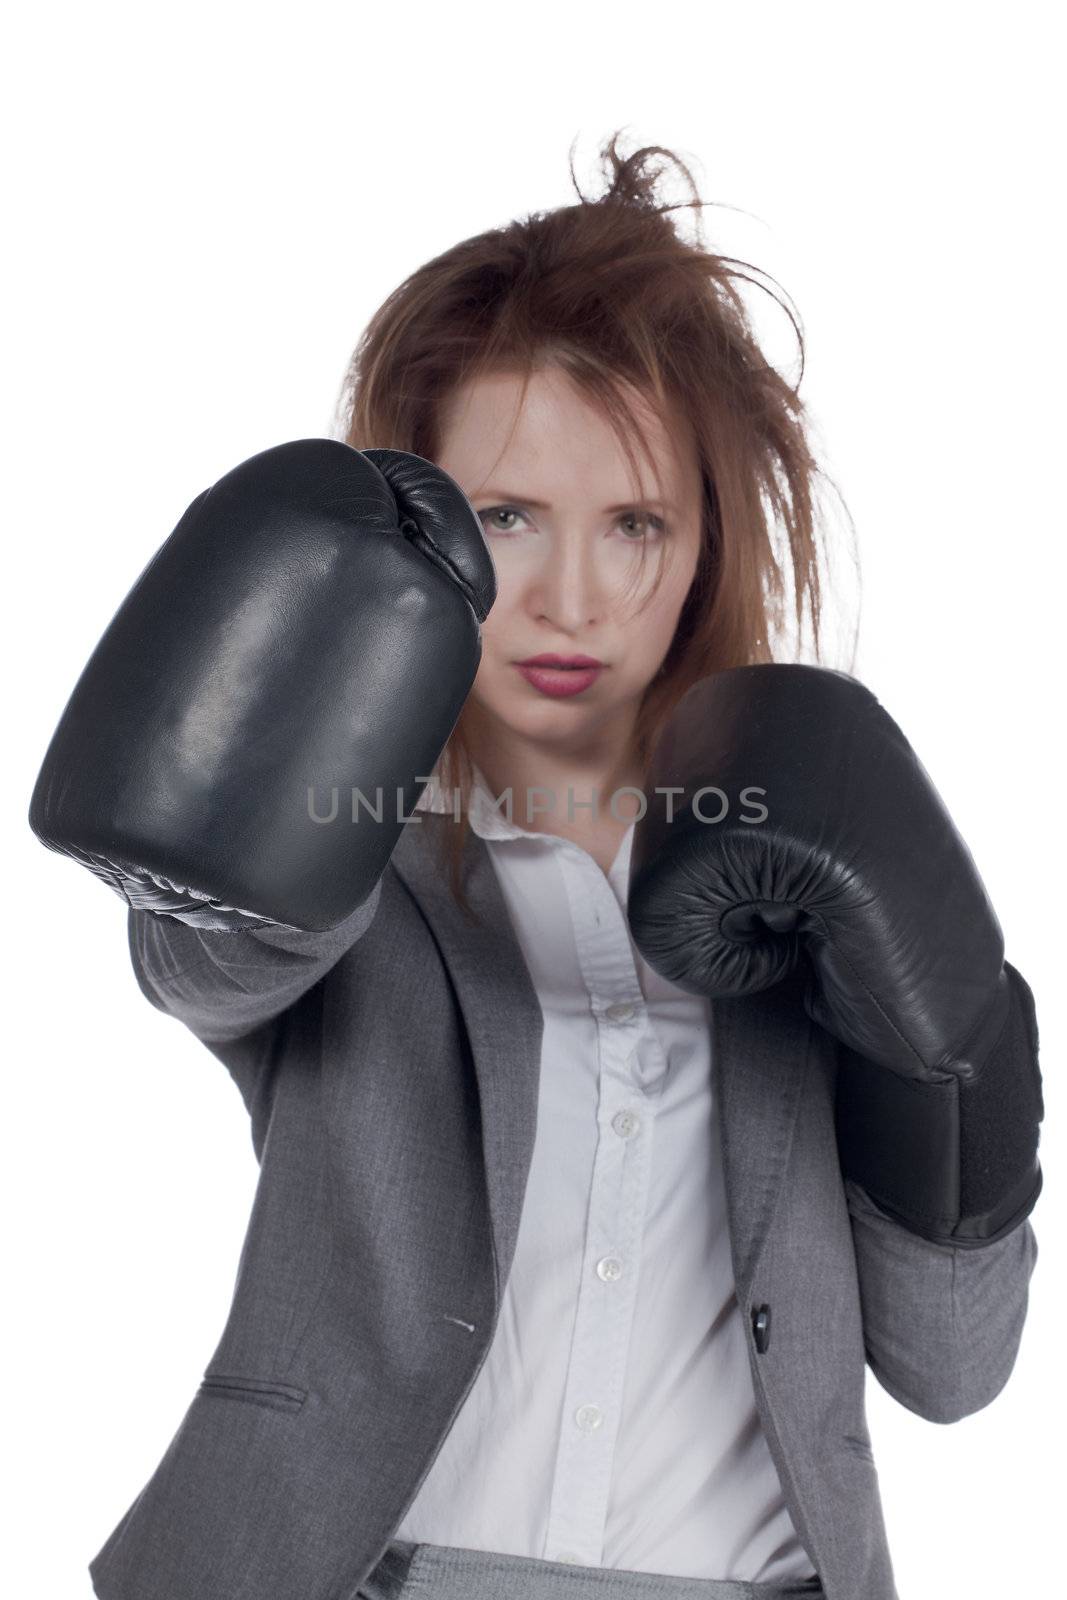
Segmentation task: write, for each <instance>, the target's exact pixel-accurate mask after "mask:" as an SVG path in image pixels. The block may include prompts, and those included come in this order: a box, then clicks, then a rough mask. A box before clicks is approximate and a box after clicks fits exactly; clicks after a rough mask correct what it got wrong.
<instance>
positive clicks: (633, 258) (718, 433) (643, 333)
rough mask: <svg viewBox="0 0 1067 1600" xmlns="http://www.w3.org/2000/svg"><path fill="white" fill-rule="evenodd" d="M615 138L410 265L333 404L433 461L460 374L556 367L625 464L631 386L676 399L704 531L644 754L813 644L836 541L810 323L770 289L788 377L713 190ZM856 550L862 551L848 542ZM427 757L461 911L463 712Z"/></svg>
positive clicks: (652, 703)
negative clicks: (746, 672)
mask: <svg viewBox="0 0 1067 1600" xmlns="http://www.w3.org/2000/svg"><path fill="white" fill-rule="evenodd" d="M619 137H620V135H619V133H615V134H614V135H613V136H612V137H611V138H610V139H609V140H608V141H607V143H606V144H605V145H604V146H603V147H602V149H601V151H600V162H601V169H602V172H603V173H604V175H605V177H606V179H607V182H606V187H605V189H604V192H603V193H602V194H601V195H600V197H599V198H597V199H595V200H590V199H587V198H586V196H584V195H583V194H582V191H581V188H580V187H579V185H578V183H577V181H576V179H575V177H574V164H573V147H572V151H571V162H570V173H571V182H572V184H573V186H574V188H575V191H576V192H577V194H578V197H579V203H578V204H577V205H567V206H561V207H559V208H558V209H556V210H553V211H547V212H535V213H532V214H530V215H528V216H524V217H522V218H518V219H516V220H514V221H512V222H509V223H508V224H507V225H505V226H503V227H498V228H491V229H489V230H488V231H487V232H485V233H481V234H477V235H476V236H475V237H473V238H471V239H465V240H463V241H462V242H461V243H459V244H457V245H454V246H453V247H452V248H451V249H450V250H446V251H445V252H444V254H443V255H439V256H437V257H435V258H434V259H433V260H432V261H428V262H427V263H426V264H425V265H424V266H421V267H419V268H418V269H417V270H416V271H415V272H413V273H412V274H411V275H410V276H409V277H408V278H406V279H405V280H404V282H403V283H401V284H400V285H399V287H398V288H396V289H395V290H394V291H393V293H392V294H391V295H389V297H388V298H387V299H386V300H385V302H384V303H383V305H382V306H381V307H380V309H379V310H378V311H377V312H376V313H375V314H374V316H373V317H372V318H371V320H370V322H369V323H368V325H367V327H366V329H365V331H364V333H363V334H362V336H361V338H360V340H359V343H358V345H357V347H356V349H355V352H354V353H353V356H352V358H351V361H350V363H349V366H348V370H347V372H346V375H345V380H344V384H343V387H342V391H341V399H340V401H339V415H340V416H341V417H342V419H343V420H342V424H341V425H342V427H343V437H344V439H345V441H346V442H347V443H348V444H351V445H353V446H354V447H355V448H357V449H369V448H373V447H386V448H390V449H396V450H410V451H414V452H415V453H416V454H418V455H421V456H424V457H426V458H427V459H428V460H433V459H434V458H435V454H436V451H437V448H438V442H439V428H440V420H441V414H442V411H443V408H444V404H445V402H446V401H447V400H448V399H449V398H450V397H451V396H452V394H453V393H454V391H455V390H456V389H457V388H458V387H459V386H460V385H461V384H462V383H464V382H467V381H469V380H471V379H473V378H475V377H477V376H479V375H481V374H485V373H488V372H490V371H494V370H495V371H501V370H506V371H508V372H518V373H520V374H522V376H523V378H524V380H525V381H526V382H528V381H529V377H530V375H531V373H532V372H533V371H534V370H535V369H536V368H537V367H538V366H540V365H542V364H544V363H546V362H551V363H553V364H556V365H558V366H560V367H562V368H563V370H564V371H565V372H566V373H567V374H568V375H569V377H570V378H571V380H572V381H573V382H574V383H575V384H576V385H577V386H578V387H579V389H580V390H581V391H582V393H583V395H584V396H585V397H586V398H587V399H589V400H590V401H592V403H594V404H595V405H597V406H598V407H599V408H600V410H601V411H602V413H603V414H604V415H605V417H606V418H607V420H608V421H609V422H610V424H611V426H612V427H613V429H614V431H615V433H616V436H617V437H618V438H619V440H620V443H621V445H622V447H623V449H624V450H625V452H626V455H627V458H628V460H629V462H630V464H631V468H633V466H634V462H635V452H634V444H636V446H637V448H638V449H644V448H645V447H644V444H643V441H642V438H641V431H640V428H639V426H638V424H637V421H636V419H635V417H634V413H633V411H632V409H631V407H630V406H629V404H628V403H627V401H626V399H625V397H624V393H623V390H622V387H621V385H622V384H629V385H630V386H632V387H634V388H636V389H637V390H638V391H639V393H640V394H641V395H642V396H644V397H647V398H648V400H649V401H650V402H651V404H652V406H653V407H654V408H655V411H656V414H657V415H660V416H662V415H664V413H665V412H666V411H667V409H668V408H674V409H675V411H676V413H677V412H680V413H681V414H682V415H683V416H684V417H685V418H686V419H687V420H688V422H689V424H690V426H691V428H692V433H693V437H694V439H695V443H696V448H697V451H698V455H699V460H700V465H701V472H702V477H703V483H704V538H703V541H702V547H701V553H700V558H699V561H698V566H697V571H696V575H695V577H694V580H693V584H692V587H691V589H690V592H689V594H688V596H687V598H686V601H685V605H684V606H683V609H682V612H681V615H680V618H679V622H678V627H677V630H676V632H675V637H674V639H673V641H672V644H671V647H670V650H669V651H668V653H667V656H666V658H665V660H664V663H663V666H662V667H661V669H660V671H659V673H658V674H657V675H656V677H655V678H654V679H653V681H652V683H651V684H649V686H648V688H647V689H646V691H645V695H644V698H643V700H642V703H641V707H640V710H639V714H638V719H637V724H636V729H635V740H636V751H637V759H638V760H639V761H640V762H644V761H646V760H647V757H648V756H649V754H650V753H651V750H652V748H653V746H654V743H655V737H656V734H657V732H658V730H659V729H660V728H661V727H662V725H663V723H664V721H665V720H666V718H667V717H668V716H669V714H670V712H671V710H672V709H673V707H674V706H675V705H676V704H677V702H678V701H679V700H680V699H681V697H682V695H683V694H684V693H685V692H686V690H687V689H689V688H690V687H691V686H692V684H694V683H696V682H697V681H698V680H699V679H701V678H703V677H706V676H707V675H708V674H709V673H712V672H716V671H720V670H722V669H723V668H727V667H733V666H742V665H746V664H750V663H754V662H760V661H771V660H774V659H775V658H776V657H775V654H774V652H775V647H776V645H778V646H779V647H780V646H781V645H782V642H783V640H787V638H788V634H789V630H790V629H791V628H793V627H795V629H796V635H797V637H796V640H795V642H794V643H792V644H788V643H787V644H786V646H785V648H786V649H787V651H788V654H789V655H791V656H793V657H795V656H796V655H797V654H798V653H799V652H800V650H801V647H802V641H803V638H804V634H805V629H806V628H807V629H809V630H810V638H811V648H812V654H813V655H814V657H815V659H816V660H820V659H821V658H822V627H821V624H822V612H823V598H822V590H823V588H824V587H825V578H824V572H825V568H826V564H827V557H828V555H829V553H830V552H829V546H828V544H827V542H826V539H825V534H824V530H823V528H822V526H821V525H820V522H819V519H818V517H817V516H816V501H817V490H818V487H819V483H820V480H825V481H826V482H827V483H831V480H830V479H829V478H827V477H826V474H825V473H824V472H823V470H822V469H821V467H820V466H819V465H818V463H817V462H816V460H815V456H814V454H813V452H812V448H811V445H810V443H809V440H810V437H811V435H812V433H813V426H812V422H811V419H810V417H809V416H808V414H807V412H806V410H805V408H804V406H803V404H802V402H801V400H800V398H799V395H798V389H799V386H800V381H801V379H802V377H803V372H804V336H803V332H802V327H801V324H800V320H799V316H798V315H795V314H794V309H793V308H792V305H791V302H790V301H789V298H788V296H785V295H784V291H783V298H782V299H779V297H778V296H777V295H773V294H772V298H773V299H774V300H775V301H776V302H777V303H778V304H779V305H781V306H782V307H783V309H784V310H785V311H786V314H787V316H788V317H789V320H790V322H791V324H792V327H793V331H794V333H795V336H796V340H797V344H798V347H799V353H800V371H799V374H798V377H797V379H796V381H795V383H790V382H789V381H788V380H787V379H786V378H785V377H784V376H783V375H782V374H781V373H780V372H778V371H777V370H776V368H775V367H774V366H772V365H771V364H770V362H769V361H768V360H767V359H766V358H765V356H764V354H763V352H762V350H761V349H760V346H759V344H758V342H757V339H756V336H755V334H754V332H753V329H752V326H751V322H750V319H749V316H748V313H747V310H746V307H745V304H744V301H743V299H742V297H741V293H740V292H739V289H738V283H740V282H744V283H754V284H755V285H756V287H758V288H761V289H763V288H764V287H765V285H764V284H763V283H762V282H760V278H761V277H766V276H767V275H766V274H763V273H760V271H759V269H758V268H754V267H750V266H749V264H748V263H747V262H743V261H738V260H736V259H735V258H734V257H732V256H725V255H720V254H717V253H716V252H714V251H712V250H709V249H707V248H706V247H705V244H704V240H703V231H702V225H701V217H700V212H701V208H702V207H703V206H704V205H706V204H707V202H706V201H702V200H701V199H700V197H699V194H698V192H697V189H696V185H695V184H694V182H693V178H692V175H691V173H690V171H689V169H688V167H687V166H686V165H685V164H684V163H683V162H682V161H681V160H680V159H679V157H678V156H677V155H675V154H674V153H673V152H671V151H669V150H664V149H662V148H661V147H660V146H658V145H647V146H644V147H642V148H641V149H638V150H635V151H634V152H633V154H632V155H630V156H627V157H625V158H623V157H622V156H620V155H619V153H618V149H617V146H618V141H619ZM656 157H661V158H663V163H656V162H655V159H654V158H656ZM665 164H667V165H669V164H673V165H674V166H675V167H676V168H677V169H678V170H679V171H680V172H681V174H682V175H683V177H684V180H685V182H686V184H687V186H688V189H689V192H690V193H691V195H692V199H690V200H685V201H679V202H677V203H675V204H669V203H667V202H661V201H660V200H659V197H658V195H657V189H658V187H659V184H660V180H661V178H662V176H663V173H664V165H665ZM684 209H690V210H691V211H692V213H693V218H694V232H695V236H696V237H695V240H693V241H690V240H687V239H685V238H684V237H683V236H682V234H681V233H680V231H679V230H678V228H677V227H676V225H675V223H674V221H673V220H672V219H671V216H670V213H672V212H675V211H679V210H684ZM742 269H744V270H742ZM748 272H751V273H753V274H757V276H755V277H751V278H750V277H749V276H748V275H747V274H748ZM768 281H770V282H771V283H774V282H775V280H773V279H769V280H768ZM776 287H779V286H777V285H776ZM767 292H768V293H771V291H769V290H768V291H767ZM620 380H621V383H620ZM832 486H833V485H832V483H831V487H832ZM835 492H836V490H835ZM838 499H839V500H840V496H838ZM841 504H842V505H843V504H844V502H843V500H841ZM845 511H846V517H847V521H848V526H849V530H850V532H851V531H852V520H851V517H850V516H848V513H847V507H845ZM850 555H851V557H852V560H853V563H855V555H854V551H853V550H852V548H851V546H850ZM854 638H855V635H853V649H854ZM849 665H851V658H850V661H849ZM437 770H438V773H439V776H440V778H441V781H442V783H443V784H444V785H445V787H446V789H448V790H450V791H451V790H454V789H457V788H458V789H459V790H460V791H461V796H462V820H461V822H460V823H459V824H457V825H455V826H452V827H449V828H445V829H443V830H442V831H443V832H444V833H445V834H447V835H448V836H449V843H448V846H447V850H448V855H449V865H450V876H451V884H452V890H453V893H454V894H455V895H456V897H457V898H458V899H459V901H460V903H461V904H464V905H465V904H466V902H465V900H464V896H463V892H462V882H461V863H462V859H463V849H464V843H465V839H466V835H467V829H468V826H469V824H468V821H467V815H466V808H467V802H468V800H469V795H470V788H471V783H472V781H473V770H472V765H471V757H470V750H469V747H468V746H467V743H466V740H465V738H464V731H463V716H462V714H461V716H460V718H459V721H458V723H457V725H456V728H455V729H454V731H453V733H452V735H451V737H450V739H449V741H448V743H447V745H446V746H445V749H444V751H443V752H442V754H441V757H440V759H439V761H438V768H437Z"/></svg>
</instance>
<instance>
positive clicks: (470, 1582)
mask: <svg viewBox="0 0 1067 1600" xmlns="http://www.w3.org/2000/svg"><path fill="white" fill-rule="evenodd" d="M802 1596H806V1597H807V1600H823V1587H822V1584H821V1583H820V1582H819V1580H818V1578H804V1579H797V1580H795V1581H792V1582H789V1583H742V1582H735V1581H734V1580H733V1579H729V1578H728V1579H719V1578H678V1577H673V1576H670V1575H669V1574H667V1573H658V1572H631V1571H628V1570H626V1569H625V1568H619V1567H583V1566H574V1565H571V1564H569V1563H567V1562H563V1561H537V1560H534V1559H533V1558H531V1557H529V1556H512V1555H501V1554H498V1553H497V1552H496V1551H493V1550H464V1549H460V1548H459V1547H458V1546H455V1545H447V1544H417V1543H414V1542H412V1541H411V1540H402V1539H394V1540H393V1541H392V1543H391V1544H390V1545H389V1546H388V1548H387V1549H386V1551H385V1554H384V1555H383V1556H382V1558H381V1560H380V1561H379V1563H378V1565H377V1566H376V1567H375V1568H374V1571H373V1572H372V1573H371V1574H370V1575H369V1576H368V1577H367V1578H365V1579H364V1580H363V1584H362V1586H361V1587H360V1590H359V1597H360V1600H401V1597H403V1600H595V1597H600V1600H801V1597H802Z"/></svg>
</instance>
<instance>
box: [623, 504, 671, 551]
mask: <svg viewBox="0 0 1067 1600" xmlns="http://www.w3.org/2000/svg"><path fill="white" fill-rule="evenodd" d="M627 523H629V524H631V526H633V525H636V533H635V535H634V537H632V538H631V537H627V538H626V539H625V540H624V543H626V544H639V543H640V542H641V540H642V539H647V538H648V537H649V535H650V532H651V533H654V534H657V535H658V534H661V533H663V532H665V529H666V524H665V523H664V521H663V518H662V517H657V516H655V515H654V514H653V513H652V512H651V511H627V512H626V513H625V514H624V515H623V516H621V517H620V518H619V524H620V526H625V525H626V524H627Z"/></svg>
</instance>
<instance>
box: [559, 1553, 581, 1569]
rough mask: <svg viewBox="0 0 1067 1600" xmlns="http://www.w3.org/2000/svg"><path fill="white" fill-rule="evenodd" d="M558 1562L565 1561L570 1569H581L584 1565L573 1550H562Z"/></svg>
mask: <svg viewBox="0 0 1067 1600" xmlns="http://www.w3.org/2000/svg"><path fill="white" fill-rule="evenodd" d="M556 1560H557V1561H565V1562H566V1563H567V1565H568V1566H569V1567H580V1566H582V1565H583V1562H582V1558H581V1556H576V1555H575V1554H574V1551H573V1550H561V1551H560V1553H559V1555H558V1556H557V1557H556Z"/></svg>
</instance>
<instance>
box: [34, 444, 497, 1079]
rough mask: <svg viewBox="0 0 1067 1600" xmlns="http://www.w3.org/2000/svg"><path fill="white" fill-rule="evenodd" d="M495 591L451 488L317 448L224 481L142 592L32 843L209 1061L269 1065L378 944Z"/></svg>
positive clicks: (43, 806) (47, 783) (61, 760)
mask: <svg viewBox="0 0 1067 1600" xmlns="http://www.w3.org/2000/svg"><path fill="white" fill-rule="evenodd" d="M495 592H496V589H495V573H494V571H493V565H492V561H491V558H490V556H489V552H488V548H487V546H486V543H485V536H484V533H483V531H482V528H481V524H480V522H479V520H478V518H477V516H476V515H475V513H474V511H473V510H472V509H471V507H470V505H469V503H468V502H467V500H466V499H465V497H464V496H463V494H462V493H461V491H460V490H459V488H458V486H457V485H456V484H455V483H453V481H452V479H451V478H449V477H448V476H447V475H446V474H445V473H443V472H441V471H439V469H438V468H436V467H435V466H433V465H432V464H431V463H429V462H427V461H424V460H423V459H422V458H421V457H419V456H414V455H410V454H407V453H404V452H400V451H389V450H373V451H366V452H362V451H357V450H354V449H352V448H351V447H350V446H348V445H345V444H341V443H340V442H338V441H335V440H328V439H306V440H299V441H296V442H294V443H292V444H287V445H281V446H278V447H277V448H275V449H273V450H267V451H263V452H262V453H261V454H260V455H258V456H254V457H252V458H251V459H250V460H249V461H246V462H244V463H242V464H241V465H240V466H239V467H236V468H235V469H234V470H233V471H232V472H230V473H228V474H227V475H226V476H225V477H223V478H221V479H220V480H219V482H218V483H216V484H215V485H213V487H212V488H211V489H209V490H206V491H205V492H204V493H203V494H201V495H200V496H198V497H197V499H196V500H194V501H193V503H192V505H191V506H190V507H189V508H188V510H187V511H186V513H185V515H184V516H183V517H182V519H181V521H180V522H179V523H178V526H177V527H176V528H175V530H174V532H173V533H172V534H171V536H170V538H169V539H168V540H167V541H166V542H165V543H164V545H163V546H162V547H161V549H160V550H159V551H158V552H157V554H156V555H155V557H154V558H153V559H152V561H151V562H150V563H149V565H148V566H147V567H146V569H145V571H144V572H143V573H142V574H141V577H140V578H139V579H138V581H137V583H136V584H135V585H134V587H133V589H132V590H131V591H130V594H129V595H128V596H127V598H126V600H125V601H124V602H123V604H122V606H121V607H120V609H119V611H118V612H117V613H116V616H115V617H114V619H113V621H112V622H111V624H110V626H109V628H108V630H107V632H106V633H105V634H104V636H103V638H102V639H101V641H100V643H99V644H98V646H97V648H96V650H95V651H94V653H93V655H92V657H91V658H90V660H89V663H88V665H87V666H86V668H85V670H84V672H83V673H82V676H81V678H80V679H79V681H78V684H77V685H76V687H75V689H74V692H73V694H72V695H71V698H70V700H69V702H68V704H67V707H66V709H65V711H64V713H63V716H62V718H61V720H60V723H59V726H58V727H57V729H56V732H55V735H54V736H53V739H52V742H51V745H50V746H49V749H48V753H47V755H46V757H45V761H44V764H43V766H42V769H41V773H40V776H39V777H38V780H37V785H36V787H35V790H34V795H33V800H32V803H31V807H30V825H31V827H32V828H33V831H34V832H35V833H36V834H37V835H38V837H39V838H40V839H41V840H42V842H43V843H44V844H46V845H48V846H49V847H50V848H51V849H54V850H57V851H60V852H62V853H64V854H67V855H70V856H71V857H72V858H73V859H75V860H77V861H79V862H80V863H81V864H82V865H83V866H86V867H88V868H89V869H90V870H91V871H93V872H94V873H95V874H96V875H97V876H98V877H100V878H101V879H102V880H103V881H104V882H106V883H107V884H108V885H109V886H110V887H111V888H112V889H114V890H115V891H116V892H118V893H119V894H121V895H122V896H123V897H124V898H125V900H126V901H127V902H128V904H129V906H130V915H129V937H130V950H131V955H132V958H133V965H134V970H135V972H136V975H137V979H138V982H139V983H140V985H141V988H142V989H143V991H144V993H145V994H146V995H147V997H148V998H149V999H150V1000H151V1001H152V1003H153V1004H154V1005H156V1006H158V1007H159V1008H160V1009H161V1010H163V1011H166V1012H167V1013H169V1014H170V1015H172V1016H175V1017H177V1018H179V1019H180V1020H181V1021H182V1022H184V1023H186V1024H187V1025H188V1027H189V1028H191V1029H192V1030H193V1032H194V1033H196V1034H197V1035H198V1036H199V1037H200V1038H201V1039H203V1040H204V1042H205V1043H207V1044H209V1045H211V1046H214V1045H216V1044H223V1045H225V1044H226V1042H227V1041H237V1040H241V1039H242V1038H244V1037H245V1036H248V1037H249V1038H250V1040H252V1036H253V1035H257V1033H258V1034H259V1037H258V1038H257V1039H256V1040H254V1041H252V1042H253V1044H254V1047H255V1048H257V1049H266V1048H268V1047H269V1046H270V1044H271V1040H270V1037H269V1033H267V1032H262V1030H264V1029H267V1028H268V1025H269V1024H271V1023H272V1021H273V1020H274V1019H276V1018H278V1017H279V1016H281V1015H282V1014H283V1013H285V1012H287V1011H288V1009H289V1008H290V1007H292V1006H293V1005H294V1003H295V1002H296V1001H298V1000H299V999H300V998H301V997H302V996H303V995H304V994H305V993H306V992H307V991H308V990H309V989H311V988H312V986H313V985H314V984H315V983H317V982H318V980H319V979H320V978H322V977H323V976H324V975H325V974H326V973H327V972H328V971H329V970H330V968H331V967H332V966H333V965H334V964H335V963H336V962H337V961H338V960H339V959H340V958H341V956H343V955H344V953H345V952H346V950H348V949H349V948H350V947H351V946H352V944H353V943H354V942H355V941H356V940H357V939H358V938H360V937H361V936H362V934H363V933H364V932H366V930H367V928H368V927H369V926H370V924H371V922H372V920H373V918H374V915H375V911H376V909H377V904H378V899H379V896H380V892H381V877H382V874H383V872H384V870H385V866H386V864H387V862H388V860H389V857H390V856H391V854H392V851H393V849H394V847H395V845H396V842H397V840H398V838H399V835H400V832H401V829H402V828H403V826H404V825H405V823H404V818H405V817H406V816H407V815H408V814H409V813H410V810H411V807H412V806H413V804H414V803H415V801H416V800H417V799H418V796H419V794H420V793H421V791H422V787H423V784H424V782H425V780H426V778H427V776H428V775H429V773H430V772H431V771H432V769H433V766H434V763H435V762H436V760H437V758H438V756H439V755H440V753H441V750H442V749H443V747H444V744H445V742H446V740H447V738H448V736H449V734H450V733H451V731H452V728H453V727H454V725H455V722H456V719H457V717H458V715H459V712H460V710H461V709H462V706H463V703H464V701H465V699H466V697H467V694H468V693H469V690H470V687H471V685H472V683H473V681H474V676H475V673H476V671H477V667H478V661H479V658H480V654H481V635H480V629H479V624H480V622H481V621H482V620H483V619H484V617H485V616H486V614H487V613H488V610H489V608H490V607H491V605H492V604H493V600H494V598H495ZM357 796H358V800H357Z"/></svg>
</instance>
